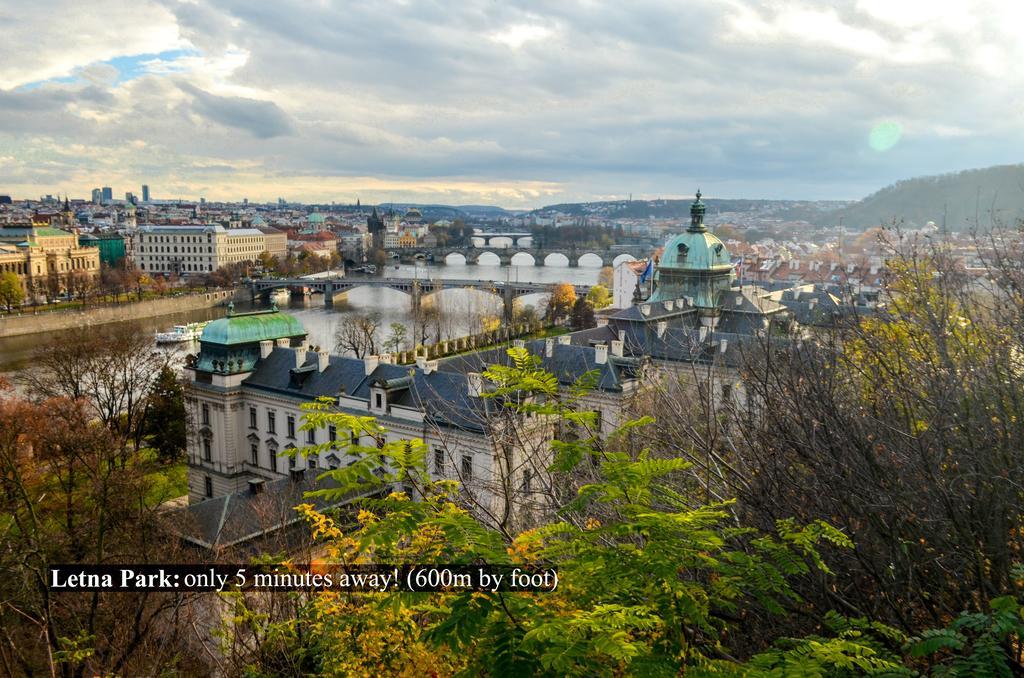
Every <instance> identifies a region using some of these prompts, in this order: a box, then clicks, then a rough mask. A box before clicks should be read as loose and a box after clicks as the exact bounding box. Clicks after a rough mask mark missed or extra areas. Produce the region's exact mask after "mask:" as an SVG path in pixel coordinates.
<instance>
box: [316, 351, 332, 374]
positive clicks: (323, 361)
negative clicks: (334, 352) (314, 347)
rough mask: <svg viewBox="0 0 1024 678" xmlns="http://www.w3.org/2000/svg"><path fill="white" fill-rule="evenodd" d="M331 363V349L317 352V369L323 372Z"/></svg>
mask: <svg viewBox="0 0 1024 678" xmlns="http://www.w3.org/2000/svg"><path fill="white" fill-rule="evenodd" d="M330 363H331V354H330V352H329V351H317V352H316V371H317V372H323V371H324V370H326V369H327V366H328V365H330Z"/></svg>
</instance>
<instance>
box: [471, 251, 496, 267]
mask: <svg viewBox="0 0 1024 678" xmlns="http://www.w3.org/2000/svg"><path fill="white" fill-rule="evenodd" d="M476 265H477V266H501V257H499V256H498V255H497V254H495V253H494V252H481V253H480V254H478V255H477V257H476Z"/></svg>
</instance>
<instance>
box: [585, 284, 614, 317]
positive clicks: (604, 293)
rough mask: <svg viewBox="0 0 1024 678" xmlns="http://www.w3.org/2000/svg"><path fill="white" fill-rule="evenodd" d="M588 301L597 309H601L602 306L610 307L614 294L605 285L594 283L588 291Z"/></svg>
mask: <svg viewBox="0 0 1024 678" xmlns="http://www.w3.org/2000/svg"><path fill="white" fill-rule="evenodd" d="M587 303H588V304H590V306H591V307H592V308H593V309H594V310H595V311H600V310H601V309H602V308H608V307H609V306H611V305H612V295H611V292H609V291H608V288H607V287H605V286H604V285H594V286H593V287H591V288H590V291H589V292H587Z"/></svg>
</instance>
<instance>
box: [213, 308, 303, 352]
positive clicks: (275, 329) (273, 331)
mask: <svg viewBox="0 0 1024 678" xmlns="http://www.w3.org/2000/svg"><path fill="white" fill-rule="evenodd" d="M304 336H306V328H305V327H303V326H302V323H300V322H299V321H298V320H296V319H295V318H294V317H293V316H290V315H288V314H287V313H281V312H280V311H278V310H277V309H276V308H275V309H273V310H269V311H255V312H253V313H238V314H235V313H233V312H232V307H231V306H229V307H228V316H227V317H226V318H221V319H220V320H214V321H213V322H212V323H210V324H209V325H207V326H206V328H205V329H204V330H203V335H202V337H200V339H199V341H200V342H202V343H203V344H219V345H221V346H237V345H239V344H258V343H259V342H261V341H266V340H268V339H269V340H275V339H286V338H288V339H290V338H292V337H304Z"/></svg>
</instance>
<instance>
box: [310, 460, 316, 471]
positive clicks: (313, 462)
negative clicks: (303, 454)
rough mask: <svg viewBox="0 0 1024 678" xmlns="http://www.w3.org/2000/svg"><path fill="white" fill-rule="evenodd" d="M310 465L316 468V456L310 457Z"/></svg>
mask: <svg viewBox="0 0 1024 678" xmlns="http://www.w3.org/2000/svg"><path fill="white" fill-rule="evenodd" d="M308 466H309V468H311V469H315V468H316V457H310V458H309V460H308Z"/></svg>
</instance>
